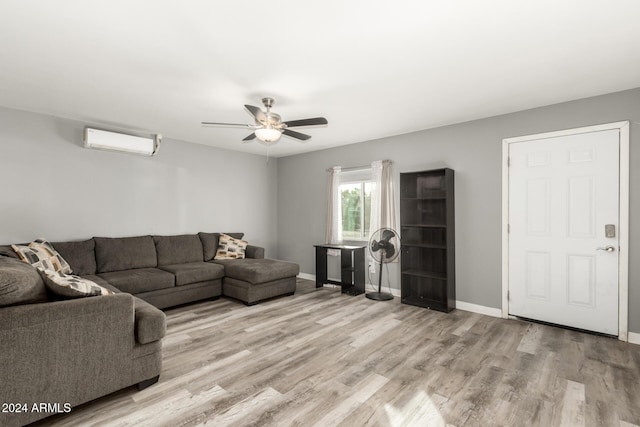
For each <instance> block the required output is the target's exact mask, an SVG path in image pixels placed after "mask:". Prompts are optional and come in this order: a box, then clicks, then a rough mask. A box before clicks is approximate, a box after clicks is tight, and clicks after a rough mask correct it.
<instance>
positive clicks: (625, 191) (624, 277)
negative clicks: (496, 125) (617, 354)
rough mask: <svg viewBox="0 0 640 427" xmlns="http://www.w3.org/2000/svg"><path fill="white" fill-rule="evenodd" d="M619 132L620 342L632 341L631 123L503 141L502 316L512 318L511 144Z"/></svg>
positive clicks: (615, 123)
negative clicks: (630, 279) (510, 264)
mask: <svg viewBox="0 0 640 427" xmlns="http://www.w3.org/2000/svg"><path fill="white" fill-rule="evenodd" d="M614 129H617V130H619V132H620V145H619V149H620V156H619V159H620V170H619V181H620V187H619V188H620V189H619V191H620V194H619V206H618V216H619V219H618V220H619V224H618V236H619V240H618V250H619V252H618V339H619V340H621V341H629V318H628V316H629V121H622V122H614V123H605V124H601V125H594V126H585V127H580V128H574V129H565V130H561V131H555V132H545V133H538V134H531V135H524V136H517V137H512V138H505V139H503V140H502V317H503V318H505V319H506V318H508V317H509V144H513V143H517V142H525V141H533V140H538V139H546V138H556V137H561V136H569V135H579V134H582V133H591V132H599V131H605V130H614Z"/></svg>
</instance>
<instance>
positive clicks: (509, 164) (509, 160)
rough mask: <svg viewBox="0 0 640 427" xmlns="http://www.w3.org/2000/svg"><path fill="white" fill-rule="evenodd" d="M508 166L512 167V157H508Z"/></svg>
mask: <svg viewBox="0 0 640 427" xmlns="http://www.w3.org/2000/svg"><path fill="white" fill-rule="evenodd" d="M507 167H511V157H507Z"/></svg>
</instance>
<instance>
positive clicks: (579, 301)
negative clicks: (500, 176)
mask: <svg viewBox="0 0 640 427" xmlns="http://www.w3.org/2000/svg"><path fill="white" fill-rule="evenodd" d="M619 153H620V136H619V130H617V129H615V130H606V131H598V132H590V133H581V134H576V135H569V136H558V137H553V138H545V139H538V140H529V141H523V142H516V143H511V144H509V153H508V155H509V172H508V173H509V178H508V182H509V188H508V195H509V203H508V205H509V207H508V209H509V211H508V221H509V234H508V239H509V243H508V245H509V276H508V280H509V282H508V286H509V292H508V300H509V301H508V305H509V314H511V315H514V316H520V317H525V318H530V319H536V320H541V321H545V322H550V323H555V324H560V325H565V326H571V327H575V328H580V329H586V330H590V331H595V332H601V333H605V334H611V335H618V249H619V245H618V234H619V233H618V231H619V230H618V229H619V227H618V225H619V224H618V218H619V214H618V210H619V179H620V177H619V163H620V160H619V157H620V154H619Z"/></svg>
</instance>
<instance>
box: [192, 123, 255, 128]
mask: <svg viewBox="0 0 640 427" xmlns="http://www.w3.org/2000/svg"><path fill="white" fill-rule="evenodd" d="M202 126H212V127H233V128H245V129H246V128H250V127H251V125H244V124H241V123H216V122H202Z"/></svg>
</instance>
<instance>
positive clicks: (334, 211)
mask: <svg viewBox="0 0 640 427" xmlns="http://www.w3.org/2000/svg"><path fill="white" fill-rule="evenodd" d="M328 172H329V182H328V185H327V227H326V234H325V241H326V243H327V244H331V245H339V244H342V224H341V221H342V198H341V197H340V172H341V168H340V166H334V167H332V168H331V169H329V171H328Z"/></svg>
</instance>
